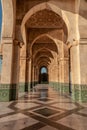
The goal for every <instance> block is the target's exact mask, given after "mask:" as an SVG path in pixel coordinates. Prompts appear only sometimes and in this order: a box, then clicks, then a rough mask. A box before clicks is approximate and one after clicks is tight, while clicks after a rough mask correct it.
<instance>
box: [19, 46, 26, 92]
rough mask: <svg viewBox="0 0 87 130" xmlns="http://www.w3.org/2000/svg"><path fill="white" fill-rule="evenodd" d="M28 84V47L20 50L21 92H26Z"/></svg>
mask: <svg viewBox="0 0 87 130" xmlns="http://www.w3.org/2000/svg"><path fill="white" fill-rule="evenodd" d="M25 82H26V46H25V45H24V46H23V47H22V48H21V50H20V76H19V91H20V92H25Z"/></svg>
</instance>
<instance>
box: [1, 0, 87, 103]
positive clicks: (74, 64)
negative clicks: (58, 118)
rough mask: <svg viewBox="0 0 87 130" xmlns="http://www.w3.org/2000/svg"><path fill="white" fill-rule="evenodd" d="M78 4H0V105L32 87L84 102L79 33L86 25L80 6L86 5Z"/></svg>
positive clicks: (17, 1)
mask: <svg viewBox="0 0 87 130" xmlns="http://www.w3.org/2000/svg"><path fill="white" fill-rule="evenodd" d="M80 3H81V2H80ZM80 3H78V2H77V0H73V1H72V0H68V1H67V2H65V0H63V1H62V2H61V1H60V0H58V1H57V0H54V1H51V0H49V1H48V0H42V1H40V0H35V1H34V2H32V0H28V1H27V0H14V2H13V1H10V0H9V4H8V3H7V2H3V1H2V6H3V25H2V49H1V51H2V52H1V53H2V71H1V86H2V87H1V94H0V96H1V98H0V100H1V101H6V100H14V99H18V96H19V93H21V92H29V91H31V90H32V89H33V88H34V86H35V85H36V84H49V86H52V87H54V88H56V89H57V90H58V91H59V92H60V93H64V94H65V93H66V94H69V93H72V98H73V99H74V100H78V101H81V100H84V101H85V100H86V99H87V93H85V92H87V90H86V89H85V88H87V87H85V84H87V83H86V82H87V79H86V77H87V72H86V70H87V69H86V68H87V67H86V64H85V60H84V58H82V57H86V56H87V53H86V52H87V50H86V44H85V43H86V42H87V41H86V39H87V38H86V37H87V35H86V34H87V33H86V31H84V29H83V28H85V27H86V25H87V19H86V16H85V15H84V10H85V9H83V5H84V6H85V5H87V3H86V1H85V0H83V4H82V5H80ZM7 5H9V8H8V6H7ZM80 6H81V7H80ZM81 8H82V10H81ZM9 9H10V10H9ZM7 11H8V13H7ZM81 11H83V13H81ZM86 11H87V10H85V12H86ZM5 14H6V15H5ZM9 17H10V19H9ZM7 18H8V19H7ZM83 23H85V24H84V27H83ZM9 27H10V28H9ZM8 28H9V29H8ZM81 28H82V31H81ZM80 35H81V36H80ZM80 37H81V38H80ZM81 39H82V40H83V41H81ZM83 43H84V46H83ZM84 64H85V65H84ZM83 65H84V66H83ZM83 77H84V78H83ZM3 88H4V89H5V88H6V89H5V91H4V89H3ZM84 93H85V95H84ZM3 95H4V98H3ZM83 95H84V96H83Z"/></svg>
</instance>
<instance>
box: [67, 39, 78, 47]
mask: <svg viewBox="0 0 87 130" xmlns="http://www.w3.org/2000/svg"><path fill="white" fill-rule="evenodd" d="M66 44H67V46H68V48H71V47H74V46H78V45H79V40H75V39H73V42H72V43H71V42H70V41H68V42H67V43H66Z"/></svg>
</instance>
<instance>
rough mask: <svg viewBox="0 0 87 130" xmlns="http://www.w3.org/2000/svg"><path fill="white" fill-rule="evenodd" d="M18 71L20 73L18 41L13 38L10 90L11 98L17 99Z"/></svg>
mask: <svg viewBox="0 0 87 130" xmlns="http://www.w3.org/2000/svg"><path fill="white" fill-rule="evenodd" d="M19 73H20V42H19V41H17V40H14V44H13V60H12V85H13V86H14V88H15V89H14V90H13V91H12V95H13V99H18V91H19Z"/></svg>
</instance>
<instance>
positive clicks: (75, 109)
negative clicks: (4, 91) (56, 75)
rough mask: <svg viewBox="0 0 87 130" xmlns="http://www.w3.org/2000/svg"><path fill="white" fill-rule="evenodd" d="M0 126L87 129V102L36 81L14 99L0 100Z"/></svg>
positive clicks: (36, 129) (28, 129) (5, 129)
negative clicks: (29, 88)
mask: <svg viewBox="0 0 87 130" xmlns="http://www.w3.org/2000/svg"><path fill="white" fill-rule="evenodd" d="M0 130H87V103H78V102H74V101H72V99H71V98H69V96H66V95H61V94H59V93H58V92H56V91H55V90H53V89H52V88H51V87H50V86H48V85H44V84H43V85H37V86H36V87H35V88H34V89H33V90H32V91H31V92H29V93H20V94H19V100H17V101H12V102H1V103H0Z"/></svg>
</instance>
